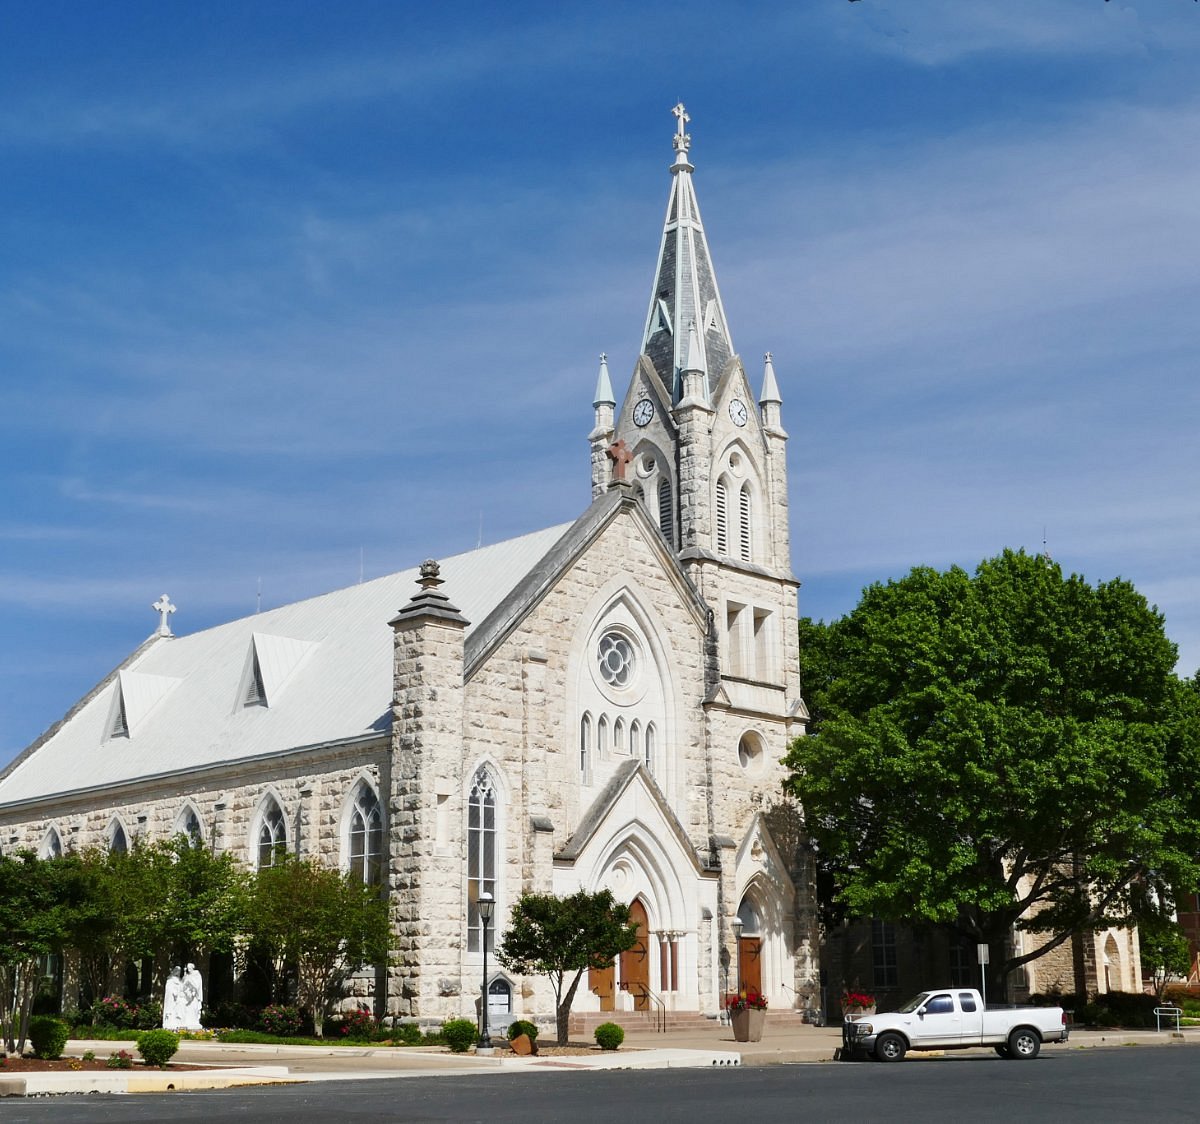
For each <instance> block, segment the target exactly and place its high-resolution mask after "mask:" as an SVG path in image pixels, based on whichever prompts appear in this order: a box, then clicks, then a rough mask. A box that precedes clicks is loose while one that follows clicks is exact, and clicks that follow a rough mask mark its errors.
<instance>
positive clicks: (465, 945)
mask: <svg viewBox="0 0 1200 1124" xmlns="http://www.w3.org/2000/svg"><path fill="white" fill-rule="evenodd" d="M674 112H675V116H676V118H677V127H676V131H675V134H674V162H673V163H672V164H671V165H670V191H669V197H668V203H667V210H666V221H665V224H664V227H663V232H662V240H661V243H660V246H659V249H658V259H657V265H656V268H655V271H654V284H653V288H652V289H651V292H650V296H649V302H648V306H647V312H646V319H645V324H644V328H643V334H642V340H641V349H640V355H639V357H638V359H637V362H636V364H635V366H634V370H633V372H632V377H631V380H630V383H629V389H628V391H627V392H626V394H625V396H624V400H623V401H621V402H620V403H618V400H617V398H616V396H615V395H614V393H613V388H612V383H611V380H610V375H609V371H608V365H607V361H606V360H605V359H603V358H602V359H601V362H600V368H599V375H598V378H597V381H596V386H595V392H594V395H593V400H592V407H593V416H592V428H591V430H590V432H588V433H587V434H586V437H587V441H588V444H589V446H590V477H591V497H592V498H591V503H590V506H588V507H587V509H586V510H584V511H583V512H582V514H580V515H579V517H578V518H577V519H575V520H574V522H571V523H566V524H563V525H560V526H556V527H550V528H548V529H546V530H543V531H537V532H535V533H532V534H527V535H524V536H522V537H520V538H517V539H513V540H511V541H508V542H502V543H497V544H495V545H492V546H487V547H482V548H480V549H478V550H474V551H471V552H469V553H466V554H462V555H459V556H457V557H451V558H445V559H442V560H440V562H432V561H429V562H425V563H424V564H422V565H421V566H420V567H419V568H414V569H409V570H404V571H401V572H399V573H395V574H392V575H390V576H387V577H383V578H379V579H376V580H373V581H368V582H365V583H362V584H359V585H356V586H352V587H350V588H348V589H342V590H338V591H335V592H332V593H328V594H326V595H324V596H321V597H315V598H312V599H310V600H306V601H301V602H298V603H296V604H291V605H285V606H282V607H280V608H277V609H272V610H269V611H264V612H261V613H258V614H256V615H254V616H250V617H246V618H244V619H241V620H235V621H231V622H229V623H227V624H223V625H219V626H217V627H214V628H210V629H206V630H204V631H202V632H197V633H194V634H191V635H184V636H175V635H173V634H172V630H171V627H170V613H171V612H172V611H173V609H174V607H173V606H172V605H171V604H170V601H169V600H168V599H167V598H166V597H165V596H164V597H163V598H162V599H161V600H160V601H159V602H158V603H157V604H156V605H155V606H154V608H155V609H156V610H157V611H158V612H159V613H160V614H161V621H160V624H159V627H158V628H157V631H156V632H155V633H154V634H153V635H152V636H151V637H150V638H149V639H148V640H146V641H145V643H143V644H142V645H141V646H140V647H138V648H137V650H136V651H134V652H133V653H132V654H131V655H130V656H129V657H128V658H127V659H126V660H125V661H124V662H123V663H122V664H121V666H120V667H119V668H118V669H116V670H115V671H114V672H112V674H110V675H109V676H108V677H107V678H105V679H104V680H103V681H102V682H100V683H99V684H98V685H97V686H96V687H95V688H94V689H93V690H92V691H91V692H90V693H89V694H88V695H87V696H86V697H84V698H83V699H81V700H80V701H79V702H78V703H77V704H76V705H75V706H74V707H73V708H72V709H71V710H70V711H69V713H68V714H67V715H66V716H65V717H64V718H63V719H62V720H61V721H59V722H57V723H56V724H55V725H53V726H52V727H51V728H50V729H49V730H47V732H46V733H45V734H44V735H42V736H41V737H40V738H39V739H38V740H37V741H35V742H34V743H33V744H32V745H31V746H29V748H28V749H26V750H25V752H24V753H22V754H21V755H20V756H19V757H18V758H17V759H16V760H15V761H14V762H13V763H12V764H11V765H10V766H9V767H8V768H7V770H5V771H4V773H3V774H2V775H0V850H2V851H3V852H4V853H6V854H7V853H11V852H12V851H14V850H17V849H20V848H28V849H32V850H34V851H37V852H39V853H40V854H42V855H43V856H49V855H54V854H59V853H62V852H64V851H67V850H69V849H73V848H74V849H84V848H88V847H94V846H102V847H112V848H124V847H128V846H130V845H132V843H133V842H134V841H135V840H136V839H139V838H146V839H151V840H156V839H165V838H168V837H170V836H171V835H173V834H175V833H178V832H184V833H187V834H189V835H191V836H192V837H193V838H194V839H196V840H197V841H198V842H201V843H202V844H203V845H204V846H207V847H211V848H212V849H213V850H214V851H216V852H231V853H233V854H234V855H236V856H238V857H239V858H240V859H241V860H242V861H244V862H245V863H246V864H247V865H248V866H250V867H256V866H258V865H261V864H264V863H271V862H273V861H275V859H276V856H277V854H278V852H279V849H280V848H281V847H282V848H285V849H286V850H287V851H289V852H291V853H294V854H296V855H299V856H303V857H310V856H317V857H319V858H320V859H321V860H322V861H323V862H326V863H328V864H330V865H336V866H340V867H341V868H342V869H344V870H347V871H349V872H351V873H352V874H353V875H354V877H356V878H362V879H364V880H365V881H367V882H369V883H378V884H379V885H380V886H381V888H382V890H383V892H385V893H386V896H387V900H388V902H389V909H390V916H391V923H392V932H393V956H392V963H391V964H390V965H389V966H388V967H387V968H386V971H383V970H381V971H380V972H379V973H377V974H376V975H375V976H372V977H364V980H363V981H359V983H361V984H362V986H363V989H364V990H370V991H372V992H373V994H374V999H375V1001H376V1003H377V1006H378V1008H379V1009H380V1010H381V1011H383V1012H384V1013H387V1014H390V1015H394V1016H397V1017H400V1016H404V1017H416V1018H422V1019H426V1018H427V1019H440V1018H446V1017H453V1016H460V1015H466V1016H468V1017H472V1016H473V1015H474V1012H475V1001H476V998H477V996H478V994H479V987H480V979H481V974H482V970H483V955H484V950H483V928H482V923H481V918H480V914H479V909H478V902H479V900H480V898H481V896H482V895H484V894H490V895H491V896H492V897H493V899H494V900H495V902H496V909H495V922H494V926H493V928H494V929H498V930H499V931H498V932H494V933H493V937H495V938H499V937H501V936H502V935H503V930H504V927H505V922H506V919H507V918H508V916H509V914H510V911H511V908H512V905H513V903H514V902H515V901H516V900H517V898H518V897H519V896H520V895H521V894H522V893H525V892H531V891H535V892H553V893H557V894H568V893H571V892H574V891H576V890H578V889H586V890H589V891H595V890H599V889H601V888H608V889H609V890H611V891H612V893H613V894H614V896H615V897H616V898H617V899H618V900H619V901H621V902H625V903H628V904H629V905H630V907H631V912H632V916H633V918H634V919H635V920H637V921H638V922H639V925H640V930H639V934H640V938H639V944H638V946H637V947H636V948H635V949H634V950H632V951H631V952H629V953H625V954H623V955H622V956H620V957H619V958H618V959H617V961H616V962H615V963H614V964H613V965H612V967H611V968H609V969H608V970H606V971H602V972H593V973H592V974H591V976H590V977H589V979H588V981H587V988H586V990H585V989H584V988H583V987H581V988H580V992H579V994H578V995H577V997H576V1000H575V1007H574V1009H575V1010H576V1011H577V1012H586V1011H589V1010H591V1011H606V1010H616V1011H620V1010H638V1009H641V1010H648V1009H651V1008H654V1009H666V1010H675V1011H691V1012H703V1013H706V1014H710V1015H711V1014H713V1013H715V1012H716V1011H717V1010H718V1009H719V1007H720V1005H721V997H722V995H723V993H724V992H725V991H726V990H727V989H730V988H732V987H733V986H735V982H736V981H737V980H740V981H741V982H742V983H743V984H745V983H752V984H757V985H758V986H759V987H760V988H761V989H762V991H763V992H765V993H766V995H767V997H768V999H769V1001H770V1004H771V1006H772V1007H773V1008H777V1009H778V1008H802V1009H803V1008H806V1007H817V1006H819V1005H820V1002H819V997H818V996H819V986H818V968H817V919H816V909H815V900H814V894H815V890H814V887H813V871H812V860H811V853H810V851H809V849H808V848H807V846H806V841H805V838H804V835H803V831H802V829H801V826H800V818H799V812H798V809H797V808H796V807H795V806H794V804H792V803H791V802H790V801H789V800H788V798H787V797H785V796H784V795H783V793H782V790H781V783H780V782H781V781H782V780H783V777H784V775H785V771H784V769H783V767H782V766H781V765H780V763H779V762H780V758H781V757H783V755H784V753H785V752H786V750H787V746H788V743H789V741H790V740H791V739H793V738H795V737H797V736H799V735H801V734H802V733H803V732H804V726H805V721H806V718H807V715H806V711H805V706H804V702H803V700H802V698H801V694H800V679H799V671H798V664H797V652H796V589H797V582H796V579H795V578H794V577H793V575H792V570H791V562H790V545H789V527H788V511H789V508H788V479H787V460H786V445H787V440H788V435H787V433H786V431H785V430H784V427H783V421H782V402H781V396H780V392H779V384H778V381H777V378H776V375H775V371H774V368H773V365H772V360H771V356H770V355H769V354H768V355H767V356H766V359H765V361H764V362H763V364H762V366H761V368H756V370H755V372H754V383H753V386H752V383H751V380H750V376H749V375H748V374H747V371H746V370H745V368H744V367H743V364H742V360H741V358H740V357H739V356H738V354H737V352H736V351H735V349H734V345H733V338H732V336H731V333H730V327H729V325H728V323H727V321H726V317H725V309H724V306H723V305H722V301H721V294H720V290H719V289H718V286H717V278H716V272H715V270H714V267H713V261H712V257H711V254H710V252H709V243H708V238H707V236H706V232H705V229H704V226H703V223H702V222H701V217H700V208H699V205H698V203H697V197H696V188H695V183H694V178H693V173H694V171H695V169H694V167H693V165H692V163H691V160H690V143H691V138H690V137H689V135H688V133H687V131H686V124H687V121H688V118H687V115H686V113H685V112H684V109H683V106H682V105H680V106H677V107H676V108H675V110H674ZM647 249H648V250H649V247H647ZM647 257H648V258H649V254H648V255H647ZM647 264H648V265H649V261H647ZM631 329H632V330H636V327H635V326H633V325H631ZM586 389H587V388H581V392H582V394H586ZM584 401H585V402H586V399H584ZM581 428H582V427H581ZM580 436H581V437H583V436H584V434H583V433H582V432H581V434H580ZM580 471H581V473H582V472H584V471H587V469H586V468H585V464H584V459H583V457H582V456H581V458H580ZM151 592H155V591H151ZM491 944H492V942H491V941H489V947H491ZM489 965H490V976H489V979H490V985H489V1008H490V1010H491V1012H492V1014H493V1018H494V1019H495V1018H497V1017H501V1018H506V1017H508V1016H510V1015H511V1016H512V1017H516V1016H519V1015H520V1016H526V1017H536V1016H546V1015H550V1014H552V1013H553V999H552V994H551V992H550V990H549V988H548V985H547V984H546V982H545V981H544V980H543V979H524V978H520V977H515V976H512V975H510V974H508V973H506V972H505V971H504V970H503V969H501V968H500V967H499V966H497V965H496V964H495V962H494V958H490V960H489Z"/></svg>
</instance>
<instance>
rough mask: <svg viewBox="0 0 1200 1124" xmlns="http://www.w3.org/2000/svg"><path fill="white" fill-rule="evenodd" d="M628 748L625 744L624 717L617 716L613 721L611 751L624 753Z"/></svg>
mask: <svg viewBox="0 0 1200 1124" xmlns="http://www.w3.org/2000/svg"><path fill="white" fill-rule="evenodd" d="M628 748H629V747H628V746H627V745H626V744H625V719H624V718H618V719H617V720H616V722H614V723H613V753H624V752H625V751H626V750H627V749H628Z"/></svg>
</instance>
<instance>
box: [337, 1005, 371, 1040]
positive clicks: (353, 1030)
mask: <svg viewBox="0 0 1200 1124" xmlns="http://www.w3.org/2000/svg"><path fill="white" fill-rule="evenodd" d="M376 1029H377V1024H376V1022H375V1016H374V1015H372V1014H371V1012H370V1010H369V1009H368V1008H366V1007H356V1008H355V1009H354V1010H353V1011H347V1012H346V1014H345V1015H344V1016H343V1017H342V1037H343V1038H354V1039H360V1038H361V1039H364V1040H366V1041H370V1039H371V1037H372V1036H373V1035H374V1034H375V1031H376Z"/></svg>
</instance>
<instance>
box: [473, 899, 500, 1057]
mask: <svg viewBox="0 0 1200 1124" xmlns="http://www.w3.org/2000/svg"><path fill="white" fill-rule="evenodd" d="M475 904H476V906H477V908H478V909H479V920H480V921H481V922H482V924H483V989H482V991H481V993H480V1000H479V1041H478V1042H477V1043H476V1045H475V1052H476V1053H477V1054H479V1053H488V1054H490V1053H491V1052H492V1038H491V1035H490V1034H488V962H487V954H488V927H489V926H490V925H491V921H492V910H493V909H495V907H496V902H495V900H494V899H493V898H492V895H491V894H489V893H486V892H485V893H482V894H480V895H479V900H478V901H477V902H476V903H475Z"/></svg>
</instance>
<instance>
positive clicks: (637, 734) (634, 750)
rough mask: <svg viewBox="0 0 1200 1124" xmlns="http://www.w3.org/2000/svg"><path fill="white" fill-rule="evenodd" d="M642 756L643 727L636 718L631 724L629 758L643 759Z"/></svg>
mask: <svg viewBox="0 0 1200 1124" xmlns="http://www.w3.org/2000/svg"><path fill="white" fill-rule="evenodd" d="M641 755H642V725H641V723H640V722H639V721H638V720H637V719H636V718H635V719H634V720H633V721H632V722H630V723H629V756H630V757H641Z"/></svg>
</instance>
